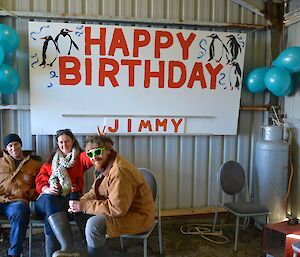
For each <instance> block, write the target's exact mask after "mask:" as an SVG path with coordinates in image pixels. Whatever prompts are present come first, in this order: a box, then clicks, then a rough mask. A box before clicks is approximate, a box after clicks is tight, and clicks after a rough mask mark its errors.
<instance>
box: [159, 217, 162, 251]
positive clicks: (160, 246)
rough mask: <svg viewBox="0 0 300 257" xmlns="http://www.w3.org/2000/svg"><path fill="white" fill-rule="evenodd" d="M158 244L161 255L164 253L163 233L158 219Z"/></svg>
mask: <svg viewBox="0 0 300 257" xmlns="http://www.w3.org/2000/svg"><path fill="white" fill-rule="evenodd" d="M158 244H159V253H160V254H162V253H163V246H162V232H161V220H160V219H158Z"/></svg>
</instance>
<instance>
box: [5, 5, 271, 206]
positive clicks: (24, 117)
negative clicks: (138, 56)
mask: <svg viewBox="0 0 300 257" xmlns="http://www.w3.org/2000/svg"><path fill="white" fill-rule="evenodd" d="M0 6H1V7H2V8H3V9H5V10H8V11H18V12H19V13H20V14H21V13H22V12H24V13H29V14H30V15H29V16H32V18H30V17H28V18H27V17H26V15H25V16H22V17H20V18H16V17H3V15H2V17H1V20H0V21H1V22H3V23H6V24H8V25H12V26H13V27H15V28H16V30H17V31H18V33H19V35H20V38H21V42H22V43H21V45H20V47H19V49H18V51H17V53H16V54H13V55H11V56H9V57H8V58H7V63H10V64H11V65H13V66H14V67H16V68H17V70H18V72H19V74H20V76H21V87H20V89H19V90H18V92H17V93H16V94H14V95H9V96H6V95H2V96H1V95H0V104H9V105H29V102H30V101H29V97H30V94H29V85H28V84H29V74H28V70H29V69H28V43H27V37H28V36H27V22H28V20H29V19H31V20H33V19H34V18H33V17H34V16H35V15H36V12H39V13H44V14H46V15H45V18H40V16H39V18H38V20H43V21H46V20H48V21H51V20H52V21H61V22H68V21H70V22H72V19H68V20H66V19H65V20H64V19H63V16H62V14H64V15H70V16H73V17H75V16H76V15H78V16H80V17H81V16H82V17H89V18H91V17H92V18H93V19H95V20H97V19H98V18H99V19H100V18H101V20H104V21H105V20H106V21H107V22H108V21H109V19H110V18H109V17H111V19H112V20H118V22H117V23H119V24H122V23H123V22H122V20H124V21H128V20H127V19H131V21H132V20H134V19H136V20H137V21H140V22H141V21H142V22H143V21H145V24H148V25H149V24H150V25H151V22H155V21H159V24H157V25H156V26H163V27H168V26H171V25H172V23H173V25H172V26H173V27H174V23H175V25H176V24H179V23H180V22H182V23H184V24H186V26H188V25H189V24H192V25H193V28H195V29H203V30H217V31H225V28H224V27H222V26H219V25H218V24H219V23H228V24H229V23H241V24H252V25H254V24H255V25H264V24H265V21H264V20H263V18H262V17H260V16H257V15H256V14H254V13H252V12H250V11H248V10H246V9H243V8H241V7H240V6H238V5H237V4H235V3H232V2H231V1H230V0H99V1H98V0H97V1H96V0H85V1H84V0H65V1H61V0H52V1H50V0H49V1H47V0H2V1H0ZM48 15H49V17H48V18H47V16H48ZM54 15H57V16H56V17H58V18H59V19H58V18H53V16H54ZM99 15H100V16H101V17H99ZM36 20H37V19H36ZM76 22H78V21H76ZM86 22H89V21H86ZM93 22H95V21H93ZM209 22H210V23H209ZM104 23H105V22H104ZM128 23H129V24H132V22H127V24H128ZM206 23H209V24H210V25H207V26H205V24H206ZM211 24H216V25H215V26H211ZM178 27H181V26H180V25H178ZM253 27H254V26H253ZM227 31H233V32H237V31H241V32H245V33H247V48H246V56H245V70H244V75H245V74H247V72H248V71H250V70H251V69H253V68H254V67H257V66H265V64H266V63H267V64H269V61H270V54H269V49H270V45H269V40H268V33H267V32H266V31H265V30H264V29H262V30H257V31H253V30H251V29H249V28H246V27H244V28H241V27H240V28H235V29H230V28H228V29H227ZM265 98H266V97H265V96H264V95H263V94H255V95H253V94H250V93H249V92H247V91H246V90H245V89H243V90H242V98H241V105H263V104H264V102H265ZM263 120H264V117H263V113H261V112H249V111H242V112H241V113H240V118H239V128H238V135H236V136H115V137H113V139H114V141H115V145H116V149H117V151H119V152H120V153H121V154H122V155H124V156H125V157H126V158H128V159H129V160H130V161H132V162H133V163H135V165H136V166H138V167H147V168H150V169H151V170H153V171H154V173H155V174H156V176H157V178H158V180H159V182H160V185H161V199H162V208H163V209H175V208H198V207H207V206H211V205H213V204H214V203H215V197H216V185H217V172H218V169H219V167H220V166H221V164H222V163H223V162H224V161H226V160H229V159H234V160H237V161H239V162H240V163H241V164H242V165H243V167H244V168H245V170H246V171H247V174H248V177H249V183H250V184H251V186H252V174H253V172H254V167H253V166H254V165H253V148H254V144H255V142H256V141H257V140H258V138H260V136H261V130H260V125H262V123H263ZM0 122H1V125H0V132H1V139H0V140H2V138H3V135H5V134H7V133H11V132H15V133H18V134H20V136H21V137H22V138H23V140H24V147H23V149H26V148H27V149H34V150H36V152H37V154H39V155H41V156H42V157H43V158H44V160H45V158H46V156H47V154H48V153H49V152H50V151H51V149H52V147H53V146H54V143H55V142H54V139H53V137H52V136H50V137H48V136H36V137H35V136H31V132H30V111H29V110H2V111H0ZM49 122H51V120H49ZM58 129H60V128H58ZM78 139H79V141H80V143H82V142H83V140H84V138H83V137H78ZM1 145H2V142H1Z"/></svg>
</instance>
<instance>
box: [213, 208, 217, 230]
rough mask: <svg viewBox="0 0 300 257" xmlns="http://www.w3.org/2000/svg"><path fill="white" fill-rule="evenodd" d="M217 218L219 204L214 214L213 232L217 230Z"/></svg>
mask: <svg viewBox="0 0 300 257" xmlns="http://www.w3.org/2000/svg"><path fill="white" fill-rule="evenodd" d="M217 218H218V205H216V211H215V216H214V224H213V227H212V232H215V228H216V224H217Z"/></svg>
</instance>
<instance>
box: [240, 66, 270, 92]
mask: <svg viewBox="0 0 300 257" xmlns="http://www.w3.org/2000/svg"><path fill="white" fill-rule="evenodd" d="M268 70H269V68H268V67H259V68H255V69H253V70H252V71H251V72H250V73H249V74H248V76H247V77H246V81H245V82H246V87H247V89H248V90H249V91H250V92H252V93H260V92H263V91H264V90H265V89H266V85H265V81H264V78H265V75H266V73H267V71H268Z"/></svg>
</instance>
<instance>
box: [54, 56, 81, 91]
mask: <svg viewBox="0 0 300 257" xmlns="http://www.w3.org/2000/svg"><path fill="white" fill-rule="evenodd" d="M68 63H71V64H73V66H72V67H69V68H67V64H68ZM67 76H72V78H67ZM80 81H81V74H80V61H79V60H78V59H77V58H76V57H73V56H61V57H59V84H60V85H70V86H74V85H77V84H78V83H79V82H80Z"/></svg>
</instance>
